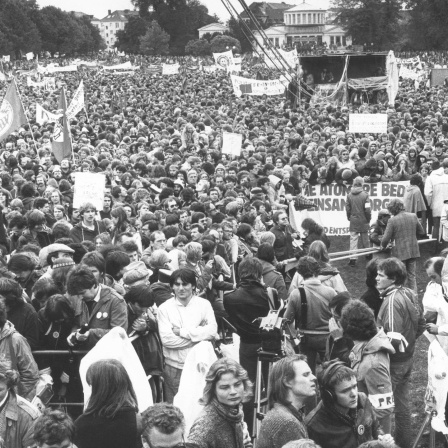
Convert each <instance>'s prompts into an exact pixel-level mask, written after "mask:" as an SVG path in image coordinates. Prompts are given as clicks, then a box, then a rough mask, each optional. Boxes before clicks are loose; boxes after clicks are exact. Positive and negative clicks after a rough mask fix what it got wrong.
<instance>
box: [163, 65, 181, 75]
mask: <svg viewBox="0 0 448 448" xmlns="http://www.w3.org/2000/svg"><path fill="white" fill-rule="evenodd" d="M178 73H179V64H162V75H177V74H178Z"/></svg>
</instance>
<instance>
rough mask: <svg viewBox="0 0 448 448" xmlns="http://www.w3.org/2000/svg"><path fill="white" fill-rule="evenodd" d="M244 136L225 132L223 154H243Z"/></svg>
mask: <svg viewBox="0 0 448 448" xmlns="http://www.w3.org/2000/svg"><path fill="white" fill-rule="evenodd" d="M242 144H243V136H242V135H241V134H235V133H233V132H224V134H223V135H222V153H223V154H231V155H233V156H239V155H240V154H241V145H242Z"/></svg>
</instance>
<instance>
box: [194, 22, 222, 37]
mask: <svg viewBox="0 0 448 448" xmlns="http://www.w3.org/2000/svg"><path fill="white" fill-rule="evenodd" d="M226 31H229V28H227V27H226V26H225V25H222V24H221V23H209V24H208V25H205V26H203V27H202V28H198V33H199V39H201V38H202V37H203V36H204V34H207V33H210V34H213V33H220V34H224V33H225V32H226Z"/></svg>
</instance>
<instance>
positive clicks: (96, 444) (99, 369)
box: [75, 359, 140, 448]
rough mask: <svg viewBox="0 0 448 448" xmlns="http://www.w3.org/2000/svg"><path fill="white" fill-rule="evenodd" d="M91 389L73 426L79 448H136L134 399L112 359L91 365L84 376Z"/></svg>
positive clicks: (124, 375) (123, 372)
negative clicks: (86, 401)
mask: <svg viewBox="0 0 448 448" xmlns="http://www.w3.org/2000/svg"><path fill="white" fill-rule="evenodd" d="M86 381H87V384H88V385H89V386H90V387H91V388H92V395H91V396H90V398H89V402H88V403H87V406H86V409H85V411H84V412H83V414H82V415H81V416H80V417H78V418H77V420H76V422H75V427H76V437H75V443H76V446H77V447H78V448H123V447H126V448H137V447H139V446H140V444H139V438H140V434H139V430H138V426H139V425H138V420H137V416H138V406H137V397H136V395H135V392H134V388H133V387H132V383H131V380H130V378H129V375H128V373H127V372H126V369H125V368H124V367H123V364H121V363H120V362H119V361H117V360H115V359H102V360H100V361H96V362H94V363H93V364H92V365H91V366H90V367H89V368H88V369H87V374H86Z"/></svg>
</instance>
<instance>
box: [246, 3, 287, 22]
mask: <svg viewBox="0 0 448 448" xmlns="http://www.w3.org/2000/svg"><path fill="white" fill-rule="evenodd" d="M293 6H294V5H289V4H287V3H285V2H281V3H267V2H253V3H251V4H250V5H249V9H250V11H251V12H252V14H253V15H254V16H255V17H258V18H260V17H263V18H265V19H270V20H272V21H274V22H283V12H284V11H286V10H287V9H290V8H292V7H293ZM240 17H241V18H242V19H248V18H249V16H248V14H247V13H246V11H243V12H242V13H241V15H240Z"/></svg>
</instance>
